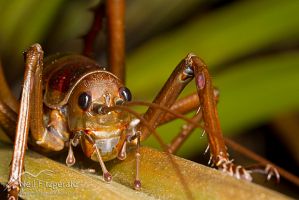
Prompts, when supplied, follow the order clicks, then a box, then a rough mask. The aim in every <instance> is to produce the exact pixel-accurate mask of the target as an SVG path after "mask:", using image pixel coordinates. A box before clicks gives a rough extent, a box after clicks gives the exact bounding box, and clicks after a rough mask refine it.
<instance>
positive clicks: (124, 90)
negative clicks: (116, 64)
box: [119, 87, 132, 101]
mask: <svg viewBox="0 0 299 200" xmlns="http://www.w3.org/2000/svg"><path fill="white" fill-rule="evenodd" d="M119 94H120V96H121V97H123V98H124V99H125V100H126V101H131V99H132V95H131V92H130V90H129V89H128V88H126V87H121V88H120V89H119Z"/></svg>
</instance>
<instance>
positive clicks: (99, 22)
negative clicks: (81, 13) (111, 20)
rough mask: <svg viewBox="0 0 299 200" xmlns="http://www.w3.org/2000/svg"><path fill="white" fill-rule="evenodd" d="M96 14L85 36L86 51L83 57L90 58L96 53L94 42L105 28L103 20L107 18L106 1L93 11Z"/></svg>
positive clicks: (84, 50)
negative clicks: (103, 27)
mask: <svg viewBox="0 0 299 200" xmlns="http://www.w3.org/2000/svg"><path fill="white" fill-rule="evenodd" d="M92 11H93V12H94V19H93V22H92V25H91V27H90V29H89V31H88V33H87V34H86V35H84V36H83V39H84V49H83V55H85V56H88V57H93V56H94V55H93V53H94V42H95V41H96V37H97V34H98V32H99V31H100V30H101V28H102V26H103V19H104V17H105V3H104V1H103V2H102V1H101V2H100V3H99V5H98V6H97V7H96V8H94V9H92Z"/></svg>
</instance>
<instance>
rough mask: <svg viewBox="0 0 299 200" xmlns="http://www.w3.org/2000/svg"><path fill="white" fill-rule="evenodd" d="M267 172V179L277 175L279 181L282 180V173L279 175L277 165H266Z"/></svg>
mask: <svg viewBox="0 0 299 200" xmlns="http://www.w3.org/2000/svg"><path fill="white" fill-rule="evenodd" d="M265 173H266V174H267V181H269V180H270V179H271V178H272V176H274V177H275V179H276V181H277V182H279V181H280V175H279V173H278V171H277V169H276V168H275V167H273V166H272V165H270V164H267V165H266V167H265Z"/></svg>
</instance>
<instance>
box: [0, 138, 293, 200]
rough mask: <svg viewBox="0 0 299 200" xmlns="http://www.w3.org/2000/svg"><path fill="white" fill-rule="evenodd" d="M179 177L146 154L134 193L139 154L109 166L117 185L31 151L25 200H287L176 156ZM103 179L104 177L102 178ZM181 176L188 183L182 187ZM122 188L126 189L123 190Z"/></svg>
mask: <svg viewBox="0 0 299 200" xmlns="http://www.w3.org/2000/svg"><path fill="white" fill-rule="evenodd" d="M11 153H12V147H11V146H4V145H3V144H1V148H0V157H1V158H3V159H2V161H1V162H0V182H1V183H2V184H5V182H6V181H7V176H8V172H9V169H8V166H9V162H10V156H11ZM172 159H173V161H174V162H175V163H176V165H177V166H178V168H179V170H180V173H179V174H178V173H177V171H176V170H175V168H174V166H173V165H172V163H171V162H170V159H169V156H167V155H166V154H165V153H161V152H158V151H155V150H151V149H148V148H142V149H141V165H140V166H141V168H140V176H141V177H140V179H141V181H142V190H141V191H135V190H133V189H132V183H133V181H134V174H135V172H134V169H135V158H134V152H131V153H129V155H128V157H127V159H126V160H125V161H116V160H114V161H112V162H110V163H109V164H108V169H110V170H111V173H112V175H113V181H112V182H111V183H109V184H108V183H106V182H104V181H103V180H102V177H101V176H99V175H97V174H95V175H91V174H88V173H86V172H85V173H83V172H80V171H79V170H78V169H75V168H68V167H67V166H65V165H64V164H61V163H57V162H55V161H53V160H50V159H48V158H46V157H44V156H41V155H39V154H37V153H34V152H32V151H27V153H26V159H25V169H26V171H25V172H26V173H25V174H24V177H23V188H22V190H21V197H22V198H24V199H45V198H47V199H48V198H50V199H52V198H55V199H57V200H60V199H66V197H67V199H110V200H114V199H190V195H188V194H191V197H192V198H193V199H232V198H235V197H238V199H249V198H253V199H288V198H287V197H285V196H283V195H281V194H279V193H276V192H274V191H270V190H268V189H265V188H263V187H260V186H257V185H255V184H252V183H249V182H246V181H240V180H237V179H235V178H233V177H230V176H228V175H225V174H224V173H221V172H218V171H216V170H213V169H211V168H208V167H205V166H201V165H199V164H196V163H194V162H191V161H188V160H184V159H181V158H178V157H175V156H173V157H172ZM100 173H101V172H100ZM179 176H181V177H183V179H184V181H185V182H182V181H181V180H180V178H179ZM120 183H121V184H120Z"/></svg>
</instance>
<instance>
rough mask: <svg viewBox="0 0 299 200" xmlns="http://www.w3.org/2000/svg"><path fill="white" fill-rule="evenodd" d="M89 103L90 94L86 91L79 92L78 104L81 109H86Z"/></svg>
mask: <svg viewBox="0 0 299 200" xmlns="http://www.w3.org/2000/svg"><path fill="white" fill-rule="evenodd" d="M90 104H91V96H90V95H89V94H87V93H86V92H83V93H81V94H80V96H79V98H78V105H79V106H80V108H81V109H82V110H87V109H88V108H89V106H90Z"/></svg>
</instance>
